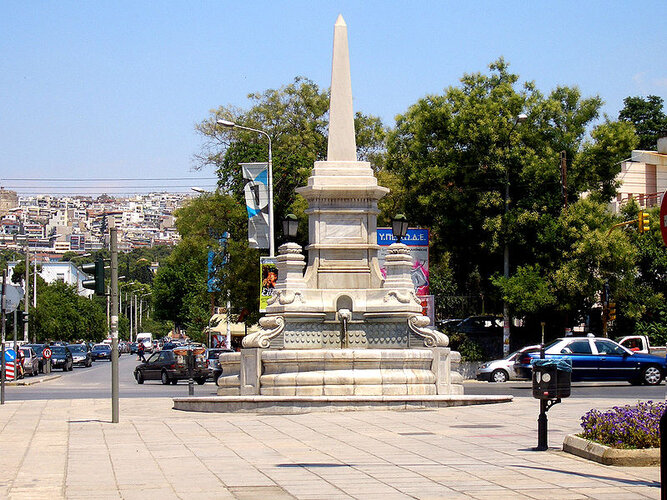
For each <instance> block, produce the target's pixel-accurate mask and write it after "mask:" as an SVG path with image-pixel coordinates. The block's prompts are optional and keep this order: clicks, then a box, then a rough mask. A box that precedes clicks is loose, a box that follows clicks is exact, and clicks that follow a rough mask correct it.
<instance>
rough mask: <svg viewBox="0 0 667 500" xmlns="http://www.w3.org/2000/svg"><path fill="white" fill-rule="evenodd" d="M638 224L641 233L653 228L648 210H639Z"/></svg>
mask: <svg viewBox="0 0 667 500" xmlns="http://www.w3.org/2000/svg"><path fill="white" fill-rule="evenodd" d="M637 226H638V229H639V232H640V233H645V232H647V231H648V230H650V229H651V221H650V220H649V216H648V212H639V219H638V224H637Z"/></svg>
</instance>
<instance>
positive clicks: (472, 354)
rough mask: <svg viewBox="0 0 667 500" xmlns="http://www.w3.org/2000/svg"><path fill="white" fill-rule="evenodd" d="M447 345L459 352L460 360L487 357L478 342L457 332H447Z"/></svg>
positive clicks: (478, 359) (479, 359)
mask: <svg viewBox="0 0 667 500" xmlns="http://www.w3.org/2000/svg"><path fill="white" fill-rule="evenodd" d="M449 346H450V347H451V348H452V350H453V351H458V352H459V354H461V361H484V360H486V359H488V358H487V356H486V353H485V352H484V349H483V348H482V346H481V345H480V344H479V342H475V341H474V340H471V339H469V338H467V337H466V336H465V334H462V333H459V332H453V333H450V334H449Z"/></svg>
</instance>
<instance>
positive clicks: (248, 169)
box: [239, 163, 269, 248]
mask: <svg viewBox="0 0 667 500" xmlns="http://www.w3.org/2000/svg"><path fill="white" fill-rule="evenodd" d="M239 165H241V169H242V170H243V184H244V186H243V192H244V194H245V203H246V210H247V212H248V244H249V246H250V248H269V182H268V175H269V174H268V172H269V164H268V163H239Z"/></svg>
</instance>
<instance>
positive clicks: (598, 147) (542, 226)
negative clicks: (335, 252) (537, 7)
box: [387, 59, 636, 314]
mask: <svg viewBox="0 0 667 500" xmlns="http://www.w3.org/2000/svg"><path fill="white" fill-rule="evenodd" d="M489 68H490V73H489V74H481V73H475V74H466V75H464V76H463V78H462V79H461V85H460V86H459V87H450V88H448V89H446V90H445V93H444V94H443V95H429V96H427V97H425V98H423V99H420V100H419V101H418V102H417V103H415V104H414V105H412V106H410V108H409V109H408V110H407V112H406V113H404V114H402V115H399V116H398V118H397V125H396V129H395V130H393V131H392V132H391V133H390V134H389V138H388V145H387V150H388V153H387V156H388V158H387V169H388V170H389V171H390V172H392V173H393V174H395V175H396V176H398V177H399V179H400V182H401V183H402V185H403V187H404V189H405V196H404V197H403V208H404V210H405V212H406V214H407V215H408V217H409V219H410V220H411V222H412V223H413V224H418V225H421V226H424V227H429V228H430V229H431V235H432V247H431V250H432V251H431V261H432V263H434V262H435V263H437V262H438V260H439V259H440V258H441V256H443V255H445V254H450V259H449V262H450V264H451V266H452V270H453V273H454V281H455V283H456V284H457V288H458V289H459V290H466V291H469V290H470V286H471V285H470V284H473V288H477V287H478V293H480V294H483V295H484V296H485V297H486V298H489V297H491V298H493V297H495V300H496V301H497V302H496V303H495V305H494V304H493V303H491V306H492V308H495V310H496V311H497V310H499V309H500V307H499V305H500V304H499V301H500V299H502V298H503V296H504V297H505V298H507V299H510V298H511V297H513V296H515V300H513V301H512V303H513V305H514V306H515V308H516V310H517V312H518V311H519V310H521V311H524V312H526V313H528V312H530V311H538V310H544V309H548V308H549V307H550V306H551V307H553V301H551V300H550V299H549V298H548V297H547V295H548V294H547V293H546V292H547V290H549V287H554V286H555V285H554V284H553V283H551V282H545V281H544V276H548V275H549V273H550V272H552V271H553V270H554V269H555V268H558V266H560V264H561V263H562V256H561V255H559V252H560V251H562V250H563V249H564V248H568V249H569V251H571V248H570V247H567V246H565V242H562V244H560V245H558V246H554V242H553V238H554V237H557V236H558V235H559V234H560V230H559V224H562V223H563V220H562V219H561V213H562V212H563V209H564V200H563V196H562V192H561V168H560V153H561V151H565V152H566V155H567V158H568V171H567V180H568V202H569V203H570V204H571V205H572V204H573V203H574V202H575V201H576V200H577V199H578V198H579V196H580V195H581V193H583V192H585V191H586V192H588V194H589V196H590V197H592V198H593V199H594V200H600V201H602V200H604V201H607V200H608V199H609V197H610V196H611V195H613V194H614V193H615V184H614V177H615V175H616V173H617V172H618V171H619V170H620V166H619V164H618V162H619V161H620V160H621V159H623V158H624V157H623V152H621V150H622V149H624V148H627V147H631V146H632V145H633V144H635V141H636V138H635V136H634V132H633V131H632V130H631V129H630V128H629V127H628V126H627V125H626V124H622V123H612V122H606V123H603V124H602V125H600V126H598V127H597V128H595V129H594V130H593V132H592V138H591V139H590V140H587V139H586V137H587V130H588V129H589V127H590V126H591V125H592V123H593V121H594V120H595V119H597V118H598V114H599V109H600V107H601V105H602V101H601V100H600V98H599V97H589V98H583V97H582V96H581V93H580V91H579V90H578V89H576V88H572V87H564V86H561V87H558V88H556V89H555V90H553V91H552V92H551V93H549V94H548V95H544V94H542V93H541V92H540V91H539V90H538V89H537V88H536V87H535V84H534V83H532V82H525V83H523V84H520V83H519V76H518V75H515V74H513V73H511V72H510V71H509V68H508V65H507V63H505V61H504V60H502V59H500V60H498V61H496V62H494V63H492V64H491V65H490V66H489ZM522 112H523V113H526V114H527V120H526V122H524V123H522V124H521V123H518V122H517V116H518V115H519V113H522ZM507 187H509V197H508V198H507V199H506V196H505V189H506V188H507ZM588 209H591V210H592V208H591V207H588ZM584 211H585V210H584ZM596 213H597V212H596ZM605 220H607V219H605ZM601 231H602V230H601ZM505 245H509V249H510V263H511V269H510V275H511V276H512V280H511V281H507V280H504V279H497V278H496V279H495V280H493V281H492V280H491V277H492V276H494V275H497V273H498V272H499V271H500V270H501V269H502V262H503V249H504V247H505ZM538 265H539V266H538ZM573 272H574V270H573ZM475 283H478V285H477V284H475ZM596 284H597V282H596ZM513 290H514V291H515V292H516V293H514V292H513ZM498 291H500V292H501V293H500V294H499V293H498ZM524 292H527V293H533V294H535V296H533V297H532V299H531V300H530V301H529V302H526V298H525V297H523V299H522V300H519V295H523V294H524ZM585 292H586V293H583V294H582V295H581V296H577V297H576V298H575V297H571V299H572V302H568V307H571V309H572V310H573V311H575V310H576V311H577V312H578V311H580V309H581V307H582V301H584V296H585V297H591V293H592V292H590V290H589V289H588V288H586V290H585ZM589 292H590V293H589ZM487 304H488V299H487ZM561 314H565V311H561Z"/></svg>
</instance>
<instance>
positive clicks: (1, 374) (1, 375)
mask: <svg viewBox="0 0 667 500" xmlns="http://www.w3.org/2000/svg"><path fill="white" fill-rule="evenodd" d="M6 280H7V271H5V270H4V269H3V270H2V292H1V293H0V309H2V317H1V319H0V321H2V348H1V349H0V356H2V362H1V364H0V370H1V371H0V404H3V405H4V404H5V375H6V368H7V367H6V361H5V285H6ZM14 373H16V368H14Z"/></svg>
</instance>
